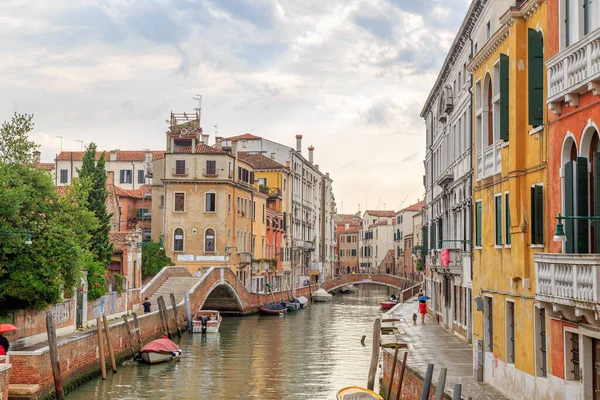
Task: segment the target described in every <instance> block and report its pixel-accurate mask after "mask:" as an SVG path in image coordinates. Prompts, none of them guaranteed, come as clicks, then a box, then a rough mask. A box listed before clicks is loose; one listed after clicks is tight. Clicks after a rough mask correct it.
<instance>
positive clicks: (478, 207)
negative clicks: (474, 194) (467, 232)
mask: <svg viewBox="0 0 600 400" xmlns="http://www.w3.org/2000/svg"><path fill="white" fill-rule="evenodd" d="M475 246H476V247H481V200H477V201H476V202H475Z"/></svg>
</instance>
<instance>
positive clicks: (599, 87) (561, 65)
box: [546, 28, 600, 114]
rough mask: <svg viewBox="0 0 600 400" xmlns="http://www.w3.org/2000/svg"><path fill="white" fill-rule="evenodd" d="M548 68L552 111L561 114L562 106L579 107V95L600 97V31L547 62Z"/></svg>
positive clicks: (549, 105) (550, 107) (591, 33)
mask: <svg viewBox="0 0 600 400" xmlns="http://www.w3.org/2000/svg"><path fill="white" fill-rule="evenodd" d="M546 66H547V67H548V99H547V103H548V108H549V109H550V110H552V111H553V112H554V113H555V114H560V112H561V103H562V102H563V101H566V102H568V103H569V105H570V106H571V107H575V106H577V105H579V95H581V94H583V93H585V92H587V91H590V90H591V91H592V92H593V93H594V95H595V96H597V95H600V28H599V29H596V30H595V31H593V32H590V33H589V34H587V35H586V36H585V37H584V38H583V39H581V40H580V41H579V42H578V43H575V44H574V45H572V46H570V47H568V48H566V49H564V50H562V51H561V52H559V53H558V54H557V55H556V56H554V57H552V58H551V59H550V60H548V61H547V62H546Z"/></svg>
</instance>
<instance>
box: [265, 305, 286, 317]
mask: <svg viewBox="0 0 600 400" xmlns="http://www.w3.org/2000/svg"><path fill="white" fill-rule="evenodd" d="M258 311H259V312H260V313H261V314H264V315H282V314H285V313H286V312H287V307H286V306H285V303H284V305H282V303H275V304H267V305H266V306H259V307H258Z"/></svg>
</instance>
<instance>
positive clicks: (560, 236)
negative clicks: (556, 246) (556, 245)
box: [553, 214, 600, 242]
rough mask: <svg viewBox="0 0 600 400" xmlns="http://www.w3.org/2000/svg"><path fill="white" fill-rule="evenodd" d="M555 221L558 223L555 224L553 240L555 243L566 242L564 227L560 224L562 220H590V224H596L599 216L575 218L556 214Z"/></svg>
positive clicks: (599, 219)
mask: <svg viewBox="0 0 600 400" xmlns="http://www.w3.org/2000/svg"><path fill="white" fill-rule="evenodd" d="M556 219H557V220H558V223H557V224H556V233H554V238H553V240H554V241H555V242H566V241H567V235H566V234H565V229H564V228H565V227H564V225H563V224H562V222H561V221H562V220H563V219H585V220H590V221H591V222H592V224H595V223H597V222H598V221H600V216H597V215H577V216H571V215H560V214H558V217H556Z"/></svg>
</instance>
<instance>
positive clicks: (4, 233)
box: [0, 229, 33, 246]
mask: <svg viewBox="0 0 600 400" xmlns="http://www.w3.org/2000/svg"><path fill="white" fill-rule="evenodd" d="M31 232H33V231H32V230H29V229H14V230H7V231H0V236H13V235H14V234H15V233H26V234H27V238H26V239H25V244H26V245H27V246H30V245H31V243H32V242H31Z"/></svg>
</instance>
